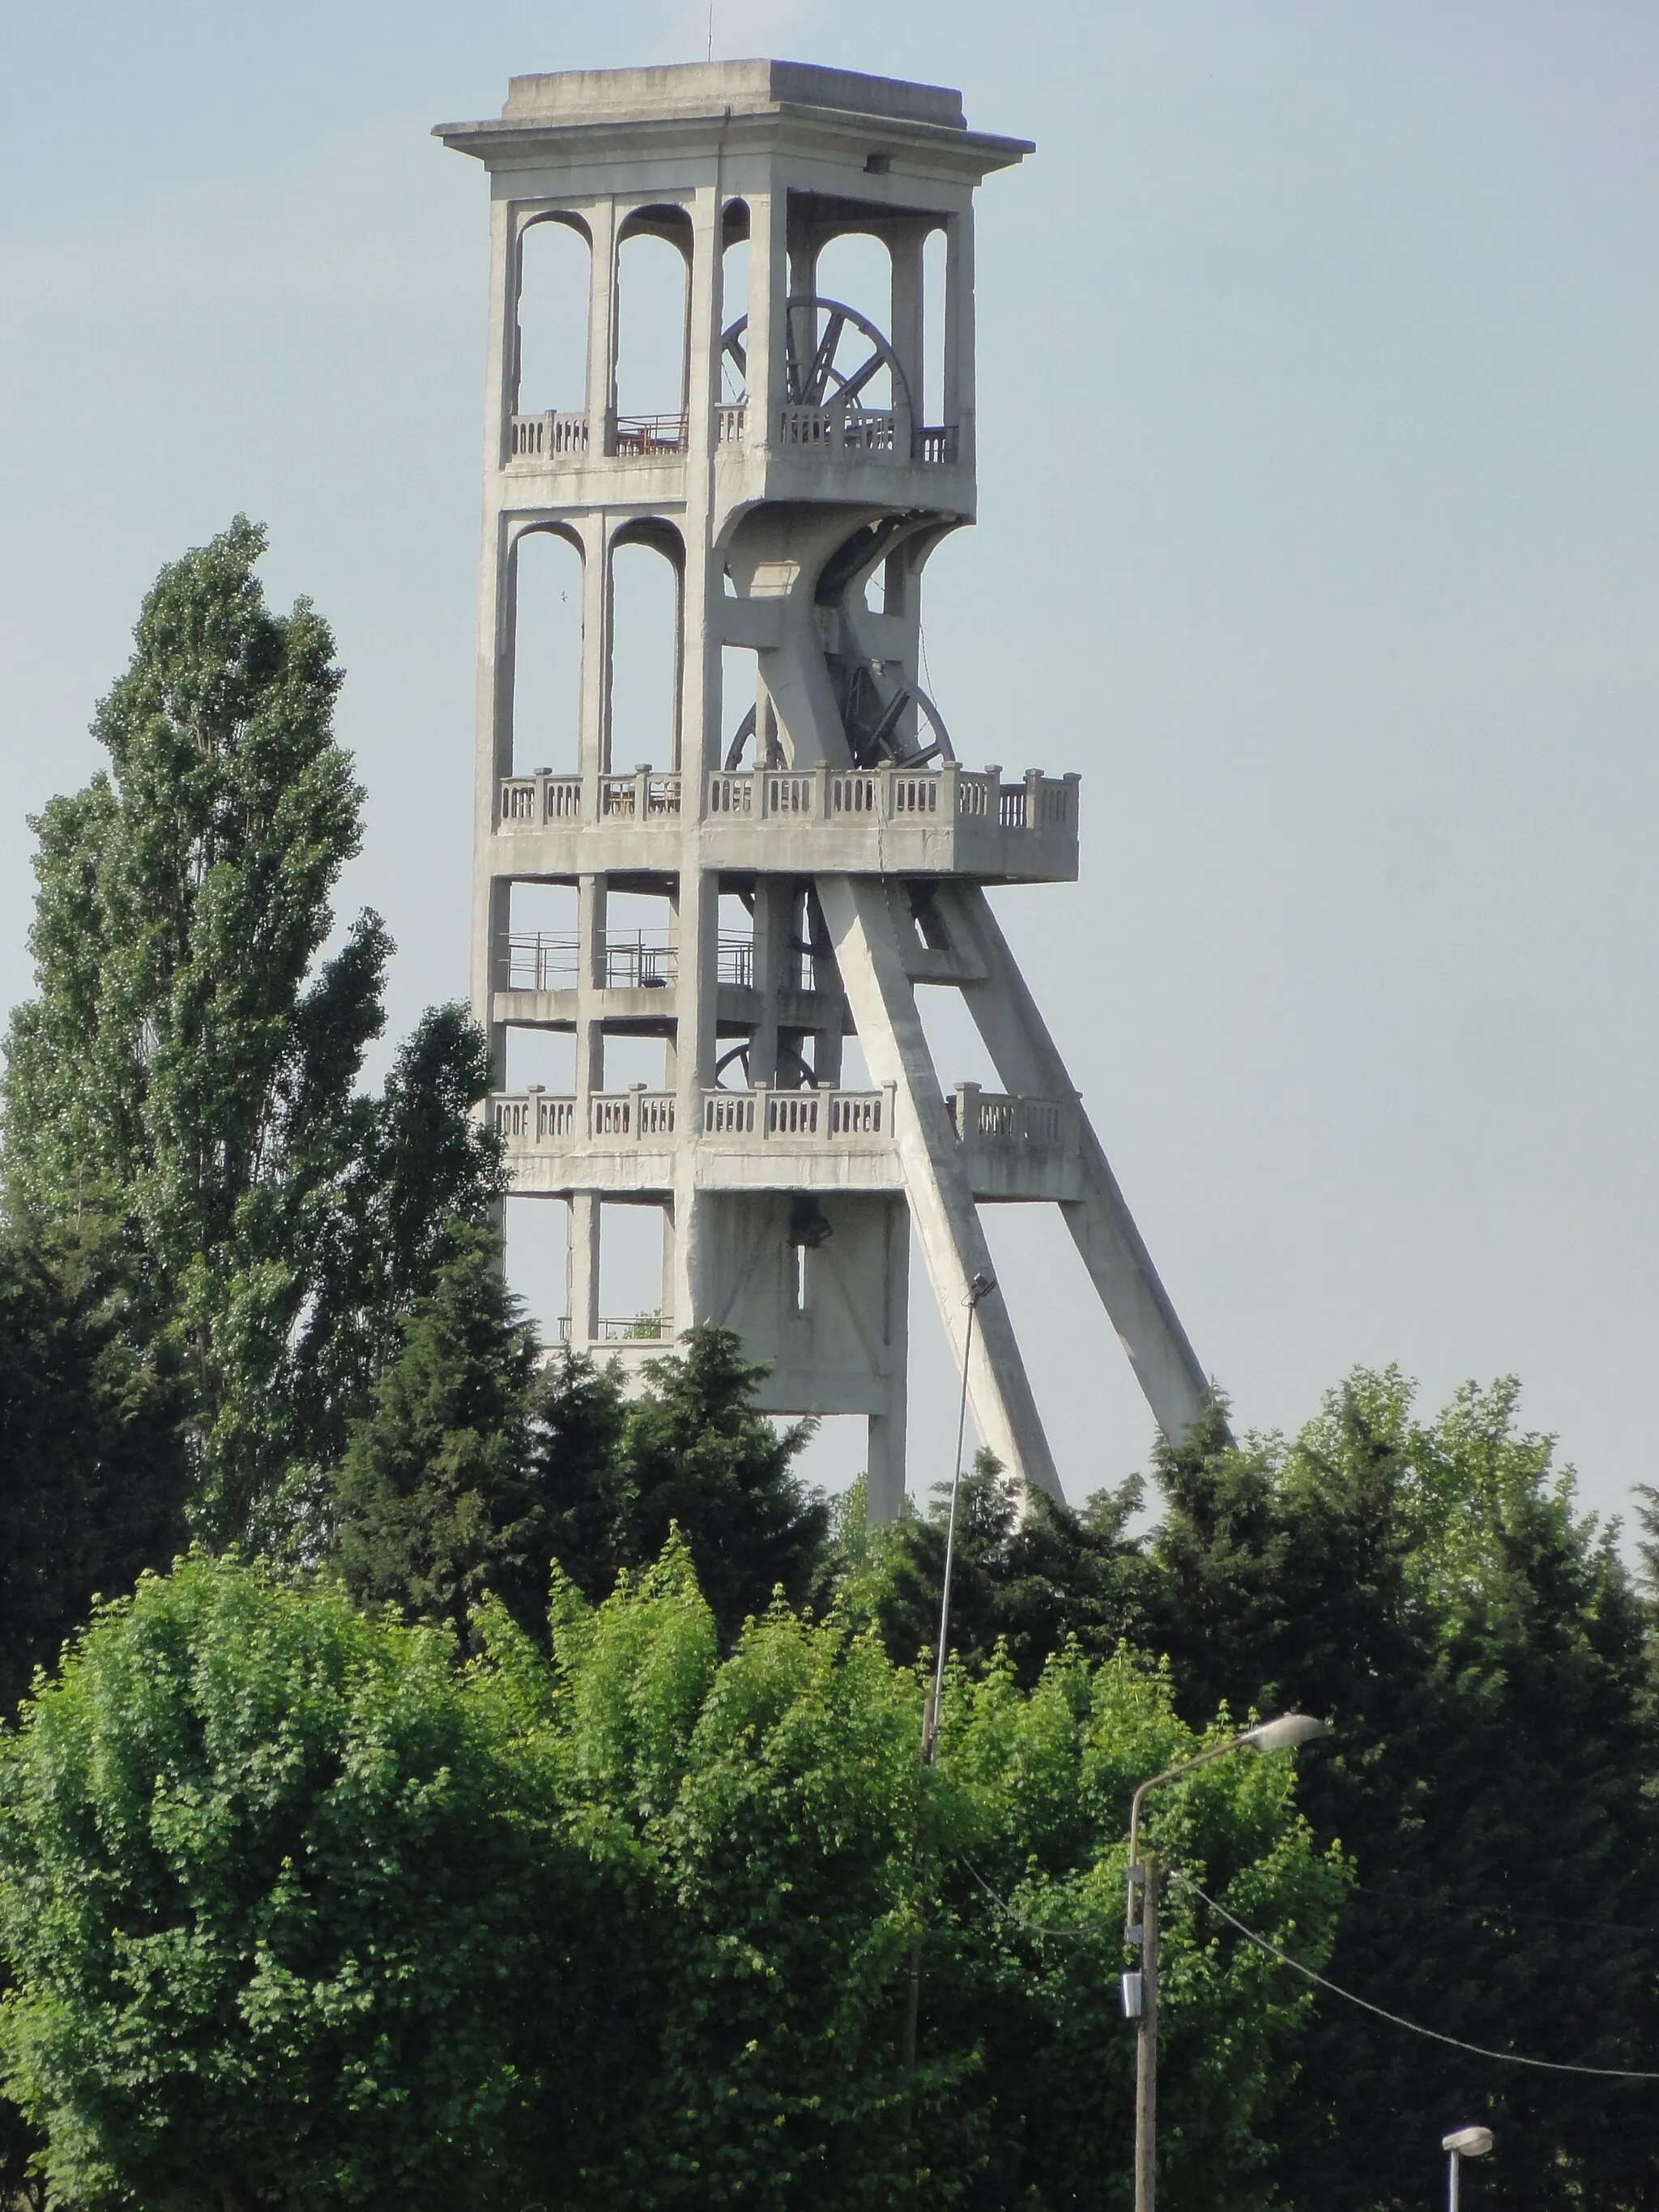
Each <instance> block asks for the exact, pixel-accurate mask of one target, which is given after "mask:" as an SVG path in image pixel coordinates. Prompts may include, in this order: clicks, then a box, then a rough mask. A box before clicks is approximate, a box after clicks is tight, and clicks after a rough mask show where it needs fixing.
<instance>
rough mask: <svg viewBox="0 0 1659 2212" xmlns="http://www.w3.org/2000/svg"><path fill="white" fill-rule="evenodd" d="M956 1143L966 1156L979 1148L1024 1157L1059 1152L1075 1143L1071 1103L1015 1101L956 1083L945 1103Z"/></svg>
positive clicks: (1059, 1100) (1068, 1100) (1075, 1111)
mask: <svg viewBox="0 0 1659 2212" xmlns="http://www.w3.org/2000/svg"><path fill="white" fill-rule="evenodd" d="M945 1108H946V1110H947V1111H948V1112H949V1114H950V1116H951V1127H952V1128H953V1129H954V1130H955V1131H956V1133H957V1144H958V1145H960V1146H963V1149H964V1150H965V1151H969V1152H974V1151H977V1150H979V1149H980V1148H981V1146H985V1147H989V1146H997V1147H1008V1146H1012V1147H1017V1148H1018V1149H1019V1150H1021V1151H1024V1152H1036V1151H1049V1152H1064V1151H1066V1150H1067V1149H1069V1148H1071V1147H1072V1146H1074V1145H1075V1144H1076V1142H1077V1133H1078V1102H1077V1100H1076V1099H1075V1098H1037V1097H1017V1096H1015V1095H1013V1094H1012V1093H1010V1092H1006V1091H981V1089H980V1087H979V1085H978V1084H976V1083H959V1084H957V1087H956V1090H955V1091H954V1093H953V1094H952V1095H951V1097H948V1098H947V1099H946V1100H945Z"/></svg>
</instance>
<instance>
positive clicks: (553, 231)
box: [513, 216, 592, 415]
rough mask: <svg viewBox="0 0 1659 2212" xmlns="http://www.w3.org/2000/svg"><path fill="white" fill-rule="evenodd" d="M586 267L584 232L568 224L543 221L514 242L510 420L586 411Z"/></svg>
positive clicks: (588, 257) (588, 254) (589, 292)
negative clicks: (514, 367) (515, 347)
mask: <svg viewBox="0 0 1659 2212" xmlns="http://www.w3.org/2000/svg"><path fill="white" fill-rule="evenodd" d="M591 296H592V252H591V249H590V247H589V245H588V240H587V234H586V231H585V230H584V229H582V228H581V227H580V225H579V224H577V223H576V222H574V221H573V220H571V219H570V218H568V217H563V216H541V217H538V219H537V221H535V222H532V223H529V224H527V225H526V228H525V230H524V232H523V234H522V235H521V236H520V240H519V303H518V356H517V374H516V377H515V380H514V386H513V389H514V398H513V413H514V414H515V415H540V414H544V413H547V412H549V411H550V410H557V411H558V412H560V413H568V414H576V415H579V414H581V413H582V412H583V411H584V410H586V405H587V316H588V307H589V304H590V301H591Z"/></svg>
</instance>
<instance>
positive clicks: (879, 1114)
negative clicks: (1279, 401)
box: [489, 1083, 1084, 1205]
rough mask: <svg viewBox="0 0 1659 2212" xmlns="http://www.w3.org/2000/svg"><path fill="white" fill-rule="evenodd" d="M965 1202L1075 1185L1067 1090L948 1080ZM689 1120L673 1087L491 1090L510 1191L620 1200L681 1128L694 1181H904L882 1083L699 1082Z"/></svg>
mask: <svg viewBox="0 0 1659 2212" xmlns="http://www.w3.org/2000/svg"><path fill="white" fill-rule="evenodd" d="M945 1107H946V1110H947V1112H948V1114H949V1115H950V1119H951V1126H952V1127H953V1129H954V1131H955V1133H956V1140H957V1148H958V1150H959V1152H960V1153H961V1155H962V1158H963V1165H964V1166H965V1167H966V1169H967V1170H968V1176H969V1182H970V1183H971V1184H972V1187H973V1193H974V1196H975V1199H977V1200H980V1201H981V1204H986V1205H998V1204H1023V1203H1027V1202H1036V1201H1047V1202H1049V1203H1054V1202H1059V1203H1060V1204H1067V1203H1070V1202H1073V1201H1074V1200H1079V1199H1081V1198H1082V1197H1083V1195H1084V1191H1083V1185H1082V1175H1081V1169H1080V1166H1079V1129H1080V1109H1079V1102H1078V1100H1077V1099H1075V1098H1032V1097H1012V1096H1008V1095H1006V1094H1003V1093H1000V1092H994V1091H981V1089H980V1088H979V1086H978V1085H977V1084H973V1083H963V1084H958V1085H957V1089H956V1091H955V1092H954V1093H953V1094H952V1095H951V1097H948V1098H947V1099H946V1101H945ZM694 1111H695V1112H696V1113H698V1114H700V1115H701V1120H700V1121H699V1122H698V1124H697V1126H696V1127H694V1128H693V1129H692V1130H690V1132H686V1131H684V1130H683V1129H682V1128H680V1127H679V1126H678V1121H679V1103H678V1099H677V1097H676V1096H675V1094H674V1093H673V1092H672V1091H648V1090H647V1089H646V1088H645V1087H644V1085H635V1087H634V1088H633V1089H631V1090H629V1091H593V1092H591V1093H590V1094H589V1095H588V1097H587V1099H586V1106H585V1108H584V1103H583V1102H582V1100H580V1098H578V1097H574V1096H572V1095H568V1094H557V1093H555V1092H552V1091H538V1090H527V1091H497V1092H495V1094H494V1096H493V1097H491V1099H490V1102H489V1112H490V1118H491V1121H492V1122H493V1124H494V1126H495V1128H496V1129H497V1130H498V1131H499V1132H500V1134H501V1139H502V1144H503V1149H504V1152H505V1154H506V1158H507V1165H508V1167H509V1168H510V1169H511V1170H512V1174H513V1194H514V1196H515V1197H520V1198H526V1197H545V1198H557V1197H563V1196H566V1195H568V1194H569V1193H570V1192H572V1191H576V1190H580V1191H595V1192H599V1193H600V1194H611V1195H614V1196H616V1197H617V1198H627V1197H630V1196H633V1195H635V1194H639V1195H643V1194H647V1193H649V1192H666V1191H669V1190H671V1188H673V1182H674V1171H673V1170H674V1159H675V1156H676V1153H677V1152H679V1151H681V1150H683V1148H684V1146H685V1145H686V1143H687V1140H688V1137H689V1139H690V1147H691V1152H692V1160H693V1178H694V1182H695V1183H696V1188H698V1189H700V1190H732V1191H744V1190H783V1191H817V1192H832V1191H837V1190H841V1191H892V1192H898V1191H902V1189H903V1188H904V1170H903V1166H902V1159H901V1151H900V1143H899V1133H898V1131H897V1130H896V1127H895V1126H894V1096H893V1092H892V1090H891V1088H890V1087H889V1088H887V1089H885V1090H882V1091H841V1090H834V1089H829V1088H828V1087H825V1088H823V1089H820V1090H817V1091H775V1090H771V1089H769V1088H768V1087H767V1086H765V1085H757V1087H756V1088H755V1089H754V1090H752V1091H720V1090H705V1091H702V1092H700V1093H699V1094H697V1103H696V1107H695V1108H694Z"/></svg>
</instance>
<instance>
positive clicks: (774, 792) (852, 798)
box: [497, 761, 1079, 835]
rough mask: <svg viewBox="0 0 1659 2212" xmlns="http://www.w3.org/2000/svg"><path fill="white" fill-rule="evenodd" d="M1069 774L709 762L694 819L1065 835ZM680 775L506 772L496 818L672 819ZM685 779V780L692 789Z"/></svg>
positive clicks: (519, 821) (1071, 813) (524, 824)
mask: <svg viewBox="0 0 1659 2212" xmlns="http://www.w3.org/2000/svg"><path fill="white" fill-rule="evenodd" d="M1078 783H1079V779H1078V778H1077V776H1076V775H1063V776H1050V775H1044V774H1043V773H1042V769H1028V770H1027V771H1026V773H1025V775H1024V776H1023V777H1022V778H1021V779H1020V780H1019V781H1018V782H1016V783H1005V782H1004V781H1002V770H1001V769H1000V767H997V766H995V765H992V766H989V767H987V768H985V769H965V768H963V767H962V766H961V764H960V763H958V762H956V761H946V762H945V763H943V764H942V765H941V766H940V767H939V768H937V769H905V768H874V769H832V768H813V769H709V770H708V774H707V775H706V776H705V777H704V778H703V780H702V818H703V819H704V820H705V821H709V822H716V823H720V822H738V821H742V822H765V821H785V820H787V821H789V822H796V823H799V822H836V823H860V822H872V823H873V822H878V821H887V822H918V821H933V822H939V823H949V822H951V821H952V820H956V819H959V820H961V821H963V822H981V823H995V824H996V825H997V827H998V828H1000V829H1032V830H1038V831H1044V832H1054V831H1058V832H1060V833H1061V834H1062V835H1064V834H1066V833H1068V832H1069V833H1072V834H1075V832H1076V829H1077V820H1078ZM685 787H686V779H685V778H684V777H683V776H680V775H673V774H663V773H659V771H657V770H654V769H645V768H641V769H633V770H632V771H630V772H629V774H627V775H604V776H600V777H599V778H598V779H597V780H596V781H592V782H590V783H589V784H586V785H585V783H584V781H583V779H582V778H581V777H580V776H579V775H554V774H552V773H551V771H550V770H538V773H537V774H536V775H520V776H506V777H504V778H503V779H502V781H501V805H500V812H499V815H498V817H497V818H498V822H499V826H500V827H501V829H503V830H507V831H513V830H517V829H544V828H549V827H552V826H555V825H556V824H558V823H580V822H631V823H641V824H646V825H649V824H651V823H662V824H667V823H678V821H679V820H680V818H681V814H682V811H683V809H684V803H685ZM693 788H694V790H695V789H696V785H695V783H694V785H693Z"/></svg>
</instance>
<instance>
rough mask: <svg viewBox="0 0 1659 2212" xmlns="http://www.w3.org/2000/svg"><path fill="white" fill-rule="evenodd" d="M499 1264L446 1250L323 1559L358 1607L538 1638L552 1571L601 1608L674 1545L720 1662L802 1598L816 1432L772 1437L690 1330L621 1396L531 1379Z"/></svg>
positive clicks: (389, 1377) (617, 1380) (564, 1379)
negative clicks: (685, 1557) (483, 1621)
mask: <svg viewBox="0 0 1659 2212" xmlns="http://www.w3.org/2000/svg"><path fill="white" fill-rule="evenodd" d="M498 1256H499V1248H498V1246H497V1245H496V1243H495V1240H494V1239H493V1238H491V1237H488V1236H486V1235H483V1234H480V1233H477V1232H475V1233H474V1234H473V1235H472V1236H471V1237H469V1238H466V1239H464V1240H461V1241H460V1243H459V1252H458V1255H457V1256H456V1257H455V1258H453V1260H452V1261H449V1262H448V1263H447V1264H446V1265H445V1266H444V1267H442V1268H441V1271H440V1273H439V1276H438V1279H437V1284H436V1286H435V1290H434V1291H433V1292H432V1294H431V1295H430V1296H429V1297H428V1298H426V1299H425V1300H424V1301H422V1303H421V1304H418V1305H417V1306H416V1310H415V1311H414V1313H413V1315H412V1316H411V1317H410V1319H409V1320H408V1321H407V1322H405V1324H404V1330H403V1337H402V1349H401V1351H400V1352H399V1354H398V1358H397V1359H396V1361H395V1363H394V1364H392V1366H391V1367H390V1369H389V1370H387V1372H386V1375H385V1376H384V1377H383V1379H382V1380H381V1382H380V1384H379V1385H378V1386H377V1389H376V1390H375V1393H374V1402H373V1407H372V1409H371V1410H370V1411H369V1412H368V1413H367V1414H366V1415H365V1416H364V1417H363V1418H362V1419H360V1420H359V1421H358V1422H357V1423H356V1425H355V1427H354V1428H353V1431H352V1433H351V1440H350V1444H349V1449H348V1450H347V1453H346V1455H345V1460H344V1463H343V1468H342V1469H341V1473H340V1474H339V1477H338V1478H337V1484H336V1491H337V1498H338V1515H339V1518H338V1534H337V1559H338V1562H339V1565H340V1567H341V1571H343V1574H344V1575H345V1577H346V1580H347V1582H348V1583H349V1587H350V1588H351V1589H353V1590H354V1591H355V1592H356V1594H357V1595H358V1596H359V1597H360V1599H362V1601H364V1602H373V1603H384V1602H386V1601H392V1602H395V1603H397V1604H398V1605H399V1606H400V1607H403V1608H404V1611H405V1613H407V1614H408V1615H409V1616H410V1618H412V1619H419V1620H455V1621H457V1622H458V1623H459V1622H461V1621H463V1620H465V1619H466V1618H467V1617H469V1615H470V1614H471V1612H472V1611H473V1610H474V1609H475V1608H476V1606H477V1601H478V1599H479V1597H480V1596H481V1595H482V1594H483V1591H484V1590H485V1589H489V1590H490V1591H492V1592H494V1594H495V1595H496V1596H498V1597H500V1598H501V1600H502V1601H504V1602H505V1604H506V1605H507V1609H508V1610H509V1612H511V1613H512V1614H513V1618H514V1619H515V1620H517V1621H518V1622H519V1624H520V1626H521V1627H523V1628H525V1629H526V1631H528V1632H530V1633H532V1634H539V1633H541V1632H542V1628H543V1624H544V1621H545V1617H546V1607H547V1589H548V1583H549V1577H550V1574H551V1572H552V1571H553V1568H554V1565H555V1563H556V1564H557V1565H558V1567H559V1569H560V1571H561V1572H562V1573H563V1574H564V1575H565V1576H566V1577H568V1579H569V1580H570V1582H571V1583H573V1584H574V1586H575V1587H576V1588H577V1589H580V1590H581V1591H582V1592H583V1593H584V1594H585V1595H586V1596H588V1597H589V1598H592V1599H599V1598H602V1597H604V1596H605V1595H608V1594H609V1592H610V1590H611V1587H612V1586H613V1584H614V1583H615V1582H616V1579H617V1575H618V1574H619V1573H621V1572H623V1571H624V1570H627V1569H630V1568H631V1569H635V1570H637V1569H641V1568H643V1567H646V1566H648V1565H650V1564H651V1563H652V1561H653V1560H654V1559H656V1557H657V1556H658V1554H659V1552H660V1551H661V1549H662V1547H663V1546H664V1545H665V1543H666V1542H667V1541H668V1536H669V1532H670V1530H671V1529H672V1528H678V1530H679V1532H680V1536H681V1540H682V1541H684V1543H685V1544H686V1546H687V1547H688V1548H689V1550H690V1555H691V1557H692V1559H693V1560H694V1562H695V1563H696V1569H697V1572H698V1575H699V1577H700V1578H701V1579H702V1581H704V1582H706V1583H707V1585H708V1592H709V1596H708V1602H709V1604H710V1605H711V1606H712V1607H713V1609H714V1618H715V1620H716V1622H717V1623H718V1625H719V1628H720V1636H721V1638H722V1640H723V1643H724V1644H726V1645H728V1646H729V1644H731V1642H732V1639H733V1638H735V1637H736V1635H737V1633H738V1630H739V1629H740V1628H741V1627H742V1626H743V1623H744V1620H745V1619H747V1618H748V1616H749V1615H750V1614H751V1613H763V1612H764V1611H765V1610H766V1608H767V1607H768V1606H769V1604H770V1602H771V1601H772V1595H773V1592H774V1591H775V1589H782V1590H783V1591H784V1593H785V1595H786V1596H787V1598H788V1599H789V1600H790V1601H792V1602H794V1603H799V1602H802V1601H805V1599H806V1598H807V1597H808V1596H809V1595H811V1594H812V1592H813V1590H814V1589H815V1587H816V1585H817V1583H818V1581H819V1580H820V1579H821V1569H822V1555H823V1543H824V1537H825V1534H826V1530H827V1528H828V1522H829V1512H828V1508H827V1506H826V1505H825V1504H824V1502H823V1499H822V1498H819V1497H817V1495H816V1494H814V1493H811V1492H808V1491H807V1490H806V1488H805V1486H804V1485H803V1484H802V1483H801V1481H800V1480H799V1477H798V1476H797V1475H796V1474H795V1473H794V1471H793V1462H794V1460H795V1458H796V1456H797V1455H798V1454H799V1451H800V1449H801V1447H802V1445H803V1444H804V1443H805V1441H806V1438H807V1437H808V1436H810V1434H811V1425H810V1424H809V1423H805V1422H803V1423H799V1424H797V1425H795V1426H793V1427H792V1428H788V1429H786V1430H784V1431H781V1432H780V1431H777V1430H776V1429H775V1428H774V1426H773V1425H772V1423H771V1422H770V1421H769V1419H767V1418H766V1416H765V1415H764V1414H763V1413H757V1411H756V1410H755V1407H754V1396H755V1391H756V1389H757V1385H758V1383H760V1381H761V1380H762V1378H763V1376H764V1375H765V1373H766V1370H765V1368H764V1367H762V1366H757V1365H755V1364H752V1363H750V1362H748V1361H745V1360H744V1358H743V1357H742V1353H741V1346H740V1343H739V1340H738V1337H737V1336H736V1335H735V1334H733V1332H732V1331H731V1330H730V1329H723V1328H712V1327H704V1328H694V1329H690V1330H688V1331H687V1333H686V1334H685V1336H684V1338H683V1339H682V1342H681V1349H680V1350H679V1351H678V1352H674V1353H671V1354H670V1355H669V1356H668V1357H667V1358H663V1359H655V1360H652V1361H649V1362H648V1363H647V1365H646V1367H645V1369H644V1375H643V1382H642V1387H641V1389H639V1390H638V1392H637V1393H636V1394H635V1395H631V1396H630V1395H624V1393H623V1387H622V1381H621V1375H620V1370H619V1368H618V1367H617V1365H616V1364H614V1363H613V1364H611V1366H610V1367H608V1368H596V1367H595V1366H594V1365H593V1364H592V1361H591V1360H588V1359H586V1358H583V1357H580V1356H573V1355H572V1354H570V1353H569V1352H562V1353H561V1354H560V1355H559V1356H557V1357H556V1358H555V1359H553V1360H552V1361H551V1362H550V1363H548V1364H545V1365H543V1364H542V1363H541V1358H540V1354H539V1352H538V1347H537V1345H536V1341H535V1337H534V1334H533V1332H532V1330H531V1328H529V1327H528V1325H527V1324H526V1322H525V1320H524V1318H523V1316H522V1313H521V1311H520V1308H519V1305H518V1302H517V1301H516V1300H515V1299H514V1298H513V1297H512V1296H511V1294H510V1293H509V1292H508V1291H507V1288H506V1286H505V1285H504V1284H503V1283H502V1282H501V1279H500V1277H499V1275H498V1274H497V1273H495V1269H494V1267H493V1266H492V1259H493V1258H494V1257H498Z"/></svg>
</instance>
